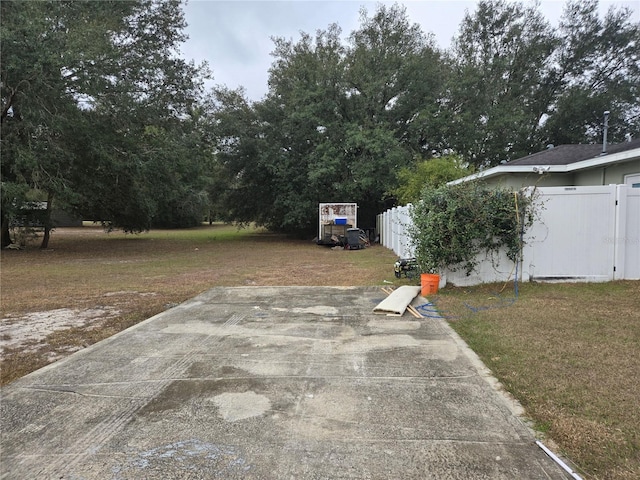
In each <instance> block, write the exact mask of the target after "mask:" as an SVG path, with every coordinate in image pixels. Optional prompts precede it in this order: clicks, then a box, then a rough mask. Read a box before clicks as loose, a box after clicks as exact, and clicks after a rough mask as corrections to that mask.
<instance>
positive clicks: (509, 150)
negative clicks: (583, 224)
mask: <svg viewBox="0 0 640 480" xmlns="http://www.w3.org/2000/svg"><path fill="white" fill-rule="evenodd" d="M0 8H1V14H2V15H1V17H0V21H1V22H2V29H1V33H0V35H1V37H0V40H1V42H2V49H1V55H2V59H1V60H2V62H1V72H0V74H1V81H2V84H1V97H2V110H1V111H2V136H1V139H0V141H1V148H2V156H1V169H2V171H1V173H2V232H3V235H2V244H3V246H5V245H6V244H7V243H8V242H9V241H10V240H9V236H8V233H9V232H8V227H9V224H10V222H11V220H12V218H14V217H15V216H16V215H17V213H18V211H19V209H20V208H21V206H22V205H23V204H24V203H25V202H26V201H28V200H40V201H44V202H46V205H47V212H49V211H50V210H51V209H52V208H62V209H65V210H68V211H70V212H73V213H76V214H77V215H79V216H82V217H83V218H85V219H90V220H98V221H101V222H103V223H104V224H105V226H106V227H107V228H123V229H125V230H126V231H131V232H139V231H143V230H145V229H148V228H151V227H153V226H161V227H184V226H190V225H196V224H198V223H199V222H200V221H201V220H202V219H203V218H204V216H205V215H208V216H209V217H210V218H211V216H215V217H217V218H219V219H223V220H226V221H233V222H238V223H240V224H245V223H250V222H254V223H256V224H258V225H264V226H266V227H268V228H270V229H274V230H279V231H285V232H296V233H300V234H305V235H306V234H307V233H310V232H312V231H313V229H314V228H315V225H317V205H318V203H321V202H327V201H331V202H356V203H358V204H359V215H358V217H359V220H360V222H359V223H360V226H362V227H371V226H373V225H374V221H375V215H376V214H377V213H379V212H380V211H382V210H383V209H385V208H386V207H388V206H390V205H392V204H394V203H396V202H398V201H405V200H407V199H408V198H410V197H411V196H415V194H416V190H418V191H419V186H420V185H419V183H420V182H427V183H428V182H431V181H433V182H436V183H437V182H440V181H444V179H446V178H449V176H450V175H458V174H459V173H460V171H459V170H458V169H457V167H456V169H454V170H453V171H451V169H450V168H449V167H451V165H452V164H446V162H445V164H443V163H442V162H443V160H442V158H443V157H446V156H447V155H453V156H454V157H452V158H456V159H458V160H456V161H457V162H458V163H457V165H468V166H469V167H470V168H475V169H481V168H486V167H489V166H493V165H496V164H498V163H500V162H502V161H509V160H511V159H514V158H518V157H521V156H524V155H527V154H530V153H534V152H536V151H539V150H542V149H543V148H544V147H545V146H546V145H547V144H549V143H552V144H562V143H593V142H599V141H600V136H601V130H602V128H601V122H602V114H603V112H604V111H605V110H609V111H611V116H610V123H609V139H610V140H612V141H614V142H617V141H622V140H624V139H625V137H626V136H629V135H631V136H637V135H638V133H639V131H640V111H639V110H640V107H638V105H640V91H639V89H640V61H639V57H638V45H639V44H640V26H639V25H638V23H637V22H633V20H632V18H631V12H630V11H629V10H628V9H624V8H621V9H615V8H612V9H610V10H609V11H608V13H607V14H606V15H604V16H600V15H599V14H598V2H597V0H581V1H578V0H571V1H569V2H568V3H567V4H566V6H565V11H564V13H563V16H562V18H561V20H560V23H559V25H558V27H557V28H552V27H551V25H550V24H549V22H548V21H547V20H546V19H545V18H544V17H543V15H542V14H541V13H540V11H539V10H538V6H537V5H535V4H533V5H532V4H524V3H520V2H507V1H505V0H481V1H480V2H478V4H477V5H476V8H475V9H474V10H473V11H468V12H467V14H466V15H465V17H464V19H463V21H462V22H461V24H460V26H459V30H458V33H457V36H456V37H455V39H454V42H453V44H452V46H451V48H449V49H445V50H443V49H439V48H438V47H437V46H436V45H435V43H434V41H433V38H432V36H431V35H430V34H428V33H425V32H424V31H423V30H422V28H421V27H420V26H419V25H417V24H414V23H411V21H410V19H409V17H408V15H407V13H406V10H405V9H404V7H402V6H400V5H398V4H395V5H384V4H383V5H378V6H377V7H376V9H375V11H374V12H368V11H367V10H365V9H363V10H362V11H361V16H360V24H359V26H358V27H357V28H356V29H354V31H352V32H346V33H344V32H342V30H341V28H340V26H339V25H335V24H334V25H328V26H327V28H326V29H321V30H319V31H317V32H315V33H314V34H311V33H306V32H301V33H300V36H299V38H297V39H284V38H273V52H272V56H273V62H272V64H271V68H270V70H269V90H268V93H267V95H266V96H265V97H264V98H263V99H262V100H260V101H251V100H249V99H247V98H246V96H245V94H244V91H243V90H242V89H239V90H231V89H229V88H227V87H225V86H224V85H220V86H217V87H216V88H214V89H212V90H211V91H205V89H204V80H205V79H207V78H209V76H210V73H209V71H208V68H207V66H206V65H195V64H194V63H193V62H188V61H185V60H184V59H182V58H181V57H180V55H179V51H178V47H179V45H180V43H181V42H183V41H184V39H185V34H184V27H185V21H184V17H183V13H182V10H181V3H180V0H125V1H116V0H105V1H101V2H91V1H85V0H77V1H43V2H27V1H12V0H7V1H3V2H1V3H0ZM421 176H424V178H422V177H421ZM416 179H418V180H417V181H416ZM417 183H418V184H417ZM411 192H413V193H411ZM47 218H49V217H47ZM45 223H46V225H45V227H46V229H45V231H48V229H50V228H51V227H52V226H53V225H52V224H51V222H50V220H46V221H45ZM45 237H47V236H46V235H45ZM47 238H48V237H47ZM44 243H45V245H44V246H46V242H44Z"/></svg>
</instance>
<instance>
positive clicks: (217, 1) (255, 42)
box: [182, 0, 640, 100]
mask: <svg viewBox="0 0 640 480" xmlns="http://www.w3.org/2000/svg"><path fill="white" fill-rule="evenodd" d="M379 3H384V4H388V5H392V4H393V3H396V2H389V1H378V2H375V1H358V0H341V1H339V0H333V1H326V0H325V1H306V0H298V1H265V0H253V1H244V0H236V1H229V0H226V1H221V0H188V3H187V5H186V6H185V7H184V11H185V18H186V21H187V23H188V27H187V29H186V33H187V34H188V35H189V37H190V38H189V40H188V41H187V42H186V43H185V44H184V45H183V46H182V53H183V55H184V57H185V58H186V59H188V60H192V59H193V60H195V61H196V63H200V62H202V61H207V62H208V64H209V67H210V69H211V70H212V71H213V76H214V80H213V82H212V84H223V85H226V86H227V87H229V88H237V87H240V86H242V87H244V88H245V89H246V93H247V96H248V97H249V98H250V99H251V100H260V99H261V98H262V97H263V96H264V95H265V94H266V93H267V78H268V70H269V67H270V66H271V63H272V61H273V57H272V56H271V55H270V53H271V51H272V50H273V42H272V41H271V37H273V36H275V37H284V38H286V39H293V40H294V41H297V40H298V39H299V38H300V34H299V32H301V31H303V32H307V33H310V34H315V32H316V31H317V30H319V29H322V30H324V29H326V28H327V26H328V25H330V24H331V23H337V24H338V25H340V27H341V28H342V33H343V36H344V37H345V38H346V37H347V36H348V35H349V34H350V33H351V32H352V31H353V30H355V29H357V28H358V26H359V18H360V17H359V11H360V8H361V7H362V6H364V7H365V8H366V9H367V11H368V12H369V16H372V15H373V13H374V12H375V10H376V5H377V4H379ZM397 3H399V4H402V5H404V6H405V7H406V9H407V14H408V16H409V19H410V21H411V22H412V23H418V24H419V25H420V26H421V27H422V30H423V32H425V33H431V34H433V35H434V37H435V40H436V43H437V44H438V45H439V46H440V47H442V48H446V47H448V46H449V45H450V44H451V39H452V37H453V36H454V35H455V34H456V32H457V30H458V27H459V25H460V22H461V21H462V18H463V17H464V14H465V11H466V10H469V11H470V12H473V11H474V10H475V5H476V3H477V2H476V1H472V0H412V1H406V0H405V1H398V2H397ZM563 5H564V1H561V0H544V1H542V2H541V7H540V9H541V11H542V13H543V14H544V15H545V17H546V18H547V19H548V20H549V21H550V22H551V24H552V25H556V24H557V21H558V19H559V17H560V15H561V13H562V9H563ZM611 5H621V6H622V5H624V6H627V7H630V8H632V9H633V10H634V20H635V21H640V6H639V5H640V2H639V1H638V0H635V1H605V0H600V8H601V11H602V12H605V11H606V10H607V9H608V7H609V6H611Z"/></svg>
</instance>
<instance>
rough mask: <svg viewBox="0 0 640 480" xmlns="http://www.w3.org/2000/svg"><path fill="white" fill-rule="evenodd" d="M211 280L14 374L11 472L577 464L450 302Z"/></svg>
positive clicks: (436, 470)
mask: <svg viewBox="0 0 640 480" xmlns="http://www.w3.org/2000/svg"><path fill="white" fill-rule="evenodd" d="M385 296H386V295H385V294H384V293H383V292H382V291H381V290H380V289H379V288H374V287H370V288H366V287H358V288H355V287H354V288H347V287H336V288H331V287H314V288H312V287H239V288H214V289H212V290H210V291H208V292H206V293H204V294H202V295H200V296H198V297H196V298H194V299H193V300H190V301H188V302H186V303H184V304H182V305H179V306H177V307H175V308H173V309H171V310H168V311H166V312H163V313H161V314H159V315H157V316H155V317H153V318H151V319H149V320H147V321H145V322H142V323H141V324H138V325H136V326H135V327H132V328H130V329H128V330H126V331H124V332H121V333H119V334H118V335H115V336H113V337H111V338H109V339H107V340H105V341H103V342H100V343H98V344H96V345H93V346H91V347H89V348H87V349H85V350H83V351H81V352H78V353H76V354H74V355H72V356H70V357H68V358H66V359H64V360H62V361H59V362H57V363H55V364H52V365H50V366H48V367H46V368H43V369H41V370H39V371H37V372H34V373H32V374H31V375H28V376H26V377H24V378H22V379H20V380H18V381H16V382H14V383H12V384H10V385H9V386H7V387H5V388H3V389H2V403H1V409H2V450H1V457H0V460H1V464H0V465H1V467H0V478H2V479H24V478H42V479H49V478H51V479H53V478H55V479H114V480H116V479H186V478H193V479H241V478H242V479H389V478H402V479H426V478H434V479H456V478H460V479H462V478H464V479H514V478H518V479H565V478H569V476H568V475H567V474H566V473H565V472H564V471H562V469H560V468H559V467H558V466H557V465H556V464H555V463H554V462H553V461H552V460H551V459H549V458H548V457H547V456H546V455H545V454H544V453H543V452H542V451H541V450H540V449H539V448H538V447H537V446H536V445H535V443H534V441H535V439H534V436H533V434H532V432H531V431H530V430H529V429H528V428H527V426H526V425H525V424H524V423H523V422H522V420H521V419H520V418H519V417H518V416H517V415H516V413H517V412H514V408H513V405H512V404H510V403H509V401H508V400H507V399H506V398H505V397H504V396H503V395H502V394H501V393H500V392H498V390H497V389H496V388H494V386H492V382H491V379H490V378H488V377H487V372H486V369H484V367H483V366H482V364H481V363H480V362H479V361H478V360H477V358H476V357H474V355H473V354H472V353H470V352H469V350H468V349H467V348H466V346H465V345H464V343H463V342H461V341H460V339H459V338H458V337H457V335H456V334H455V333H454V332H453V331H452V330H451V329H450V327H449V326H448V325H447V324H446V322H445V321H444V320H442V319H439V318H421V319H417V318H414V317H412V316H410V315H409V314H408V313H406V314H405V315H404V316H402V317H385V316H380V315H375V314H373V312H372V310H373V308H374V307H375V306H376V305H377V304H378V303H379V302H380V301H381V300H383V299H384V298H385Z"/></svg>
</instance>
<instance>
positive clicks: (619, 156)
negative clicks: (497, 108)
mask: <svg viewBox="0 0 640 480" xmlns="http://www.w3.org/2000/svg"><path fill="white" fill-rule="evenodd" d="M636 159H640V148H634V149H632V150H627V151H624V152H619V153H611V154H606V155H600V156H597V157H594V158H589V159H587V160H581V161H579V162H574V163H570V164H568V165H544V164H541V165H498V166H497V167H492V168H489V169H487V170H483V171H482V172H478V173H474V174H473V175H468V176H466V177H463V178H458V179H457V180H453V181H451V182H449V183H447V185H457V184H460V183H464V182H470V181H472V180H477V179H481V178H482V179H487V178H491V177H495V176H498V175H503V174H505V173H540V174H542V173H570V172H576V171H579V170H586V169H588V168H595V167H601V166H605V165H612V164H614V163H622V162H628V161H631V160H636Z"/></svg>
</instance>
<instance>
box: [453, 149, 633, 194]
mask: <svg viewBox="0 0 640 480" xmlns="http://www.w3.org/2000/svg"><path fill="white" fill-rule="evenodd" d="M603 150H605V151H604V152H603ZM477 178H481V179H483V180H484V181H485V182H486V183H487V184H488V185H496V186H504V187H512V188H521V187H525V186H532V185H536V186H538V187H556V186H594V185H610V184H627V185H631V186H633V187H637V188H640V139H637V140H632V141H630V142H624V143H618V144H615V145H607V146H606V148H603V145H601V144H596V145H560V146H558V147H553V146H549V148H547V149H546V150H544V151H542V152H538V153H534V154H532V155H528V156H526V157H523V158H519V159H517V160H513V161H511V162H508V163H504V164H502V165H499V166H497V167H493V168H489V169H487V170H483V171H481V172H478V173H475V174H473V175H469V176H467V177H464V178H460V179H458V180H455V181H453V182H450V184H451V185H453V184H457V183H462V182H466V181H469V180H473V179H477Z"/></svg>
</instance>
